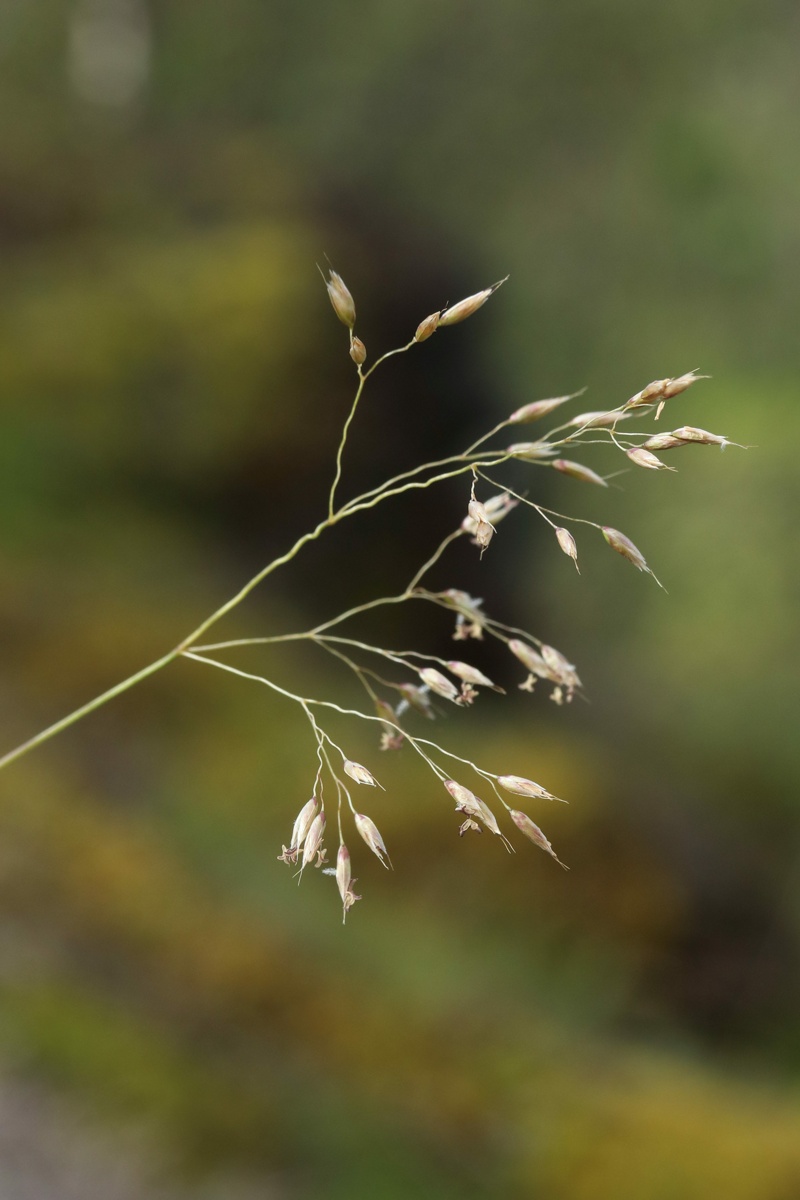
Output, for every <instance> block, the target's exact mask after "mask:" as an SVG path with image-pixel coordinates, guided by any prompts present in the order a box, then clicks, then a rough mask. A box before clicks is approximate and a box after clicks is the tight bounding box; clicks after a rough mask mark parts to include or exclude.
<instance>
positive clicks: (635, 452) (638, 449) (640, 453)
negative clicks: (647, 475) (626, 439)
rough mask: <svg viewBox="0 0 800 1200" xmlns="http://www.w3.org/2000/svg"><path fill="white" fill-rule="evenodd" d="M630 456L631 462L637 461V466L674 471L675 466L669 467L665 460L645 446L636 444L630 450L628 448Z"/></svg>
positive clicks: (627, 452)
mask: <svg viewBox="0 0 800 1200" xmlns="http://www.w3.org/2000/svg"><path fill="white" fill-rule="evenodd" d="M625 453H626V454H627V456H628V458H629V459H630V460H631V462H633V463H636V465H637V467H647V468H648V470H650V471H674V470H675V468H674V467H668V466H667V464H666V463H665V462H662V461H661V459H660V458H658V457H657V456H656V455H655V454H652V453H651V452H650V451H649V450H645V448H644V447H643V446H635V447H632V448H631V449H630V450H626V451H625Z"/></svg>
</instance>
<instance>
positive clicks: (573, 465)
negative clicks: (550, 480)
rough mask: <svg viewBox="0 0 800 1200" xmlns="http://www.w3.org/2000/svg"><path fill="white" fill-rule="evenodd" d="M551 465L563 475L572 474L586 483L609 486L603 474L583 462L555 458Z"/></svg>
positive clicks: (574, 477)
mask: <svg viewBox="0 0 800 1200" xmlns="http://www.w3.org/2000/svg"><path fill="white" fill-rule="evenodd" d="M550 465H551V466H553V467H555V469H556V470H557V471H561V473H562V474H563V475H571V476H572V478H573V479H580V480H582V481H583V482H584V483H596V484H597V485H598V487H608V484H607V483H606V481H605V479H603V476H602V475H598V474H597V472H596V471H592V470H591V469H590V468H589V467H585V466H584V465H583V463H577V462H570V460H569V459H568V458H554V459H553V461H552V463H551V464H550Z"/></svg>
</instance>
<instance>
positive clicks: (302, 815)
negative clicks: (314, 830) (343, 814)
mask: <svg viewBox="0 0 800 1200" xmlns="http://www.w3.org/2000/svg"><path fill="white" fill-rule="evenodd" d="M318 809H319V801H318V800H317V797H316V796H312V797H311V799H310V800H307V801H306V803H305V804H304V805H303V807H302V808H301V809H300V812H299V813H298V814H297V820H296V821H295V823H294V829H293V830H292V842H291V848H292V849H293V850H299V849H300V847H301V846H302V844H303V842H304V841H305V840H306V836H307V835H308V831H309V829H310V828H311V823H312V821H313V820H314V818H315V817H316V815H317V811H318Z"/></svg>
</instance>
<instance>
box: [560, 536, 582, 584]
mask: <svg viewBox="0 0 800 1200" xmlns="http://www.w3.org/2000/svg"><path fill="white" fill-rule="evenodd" d="M556 538H557V540H558V544H559V546H560V547H561V549H562V550H563V551H564V553H565V554H568V555H569V557H570V558H571V559H572V561H573V562H574V563H575V569H576V570H577V572H578V574H579V575H580V573H581V569H580V567H579V566H578V546H577V543H576V541H575V538H574V537H573V536H572V534H571V533H570V531H569V530H568V529H564V528H562V527H561V526H560V525H559V526H557V527H556Z"/></svg>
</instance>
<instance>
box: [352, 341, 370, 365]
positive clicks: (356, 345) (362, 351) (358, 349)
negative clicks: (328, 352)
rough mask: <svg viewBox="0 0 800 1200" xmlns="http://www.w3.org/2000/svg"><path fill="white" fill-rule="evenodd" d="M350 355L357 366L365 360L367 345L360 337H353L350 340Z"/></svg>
mask: <svg viewBox="0 0 800 1200" xmlns="http://www.w3.org/2000/svg"><path fill="white" fill-rule="evenodd" d="M350 357H351V358H352V360H353V362H354V363H355V364H356V366H357V367H360V366H361V365H362V363H365V362H366V361H367V347H366V346H365V345H364V343H363V342H362V340H361V338H358V337H353V338H352V339H351V342H350Z"/></svg>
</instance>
